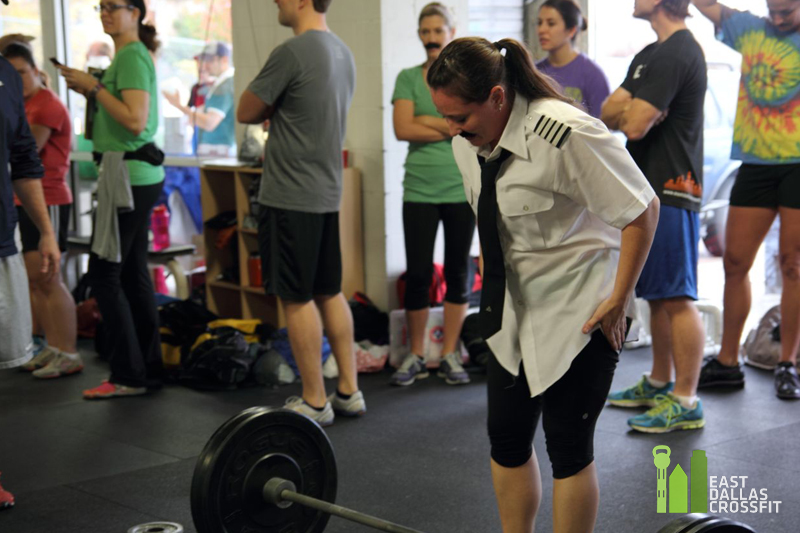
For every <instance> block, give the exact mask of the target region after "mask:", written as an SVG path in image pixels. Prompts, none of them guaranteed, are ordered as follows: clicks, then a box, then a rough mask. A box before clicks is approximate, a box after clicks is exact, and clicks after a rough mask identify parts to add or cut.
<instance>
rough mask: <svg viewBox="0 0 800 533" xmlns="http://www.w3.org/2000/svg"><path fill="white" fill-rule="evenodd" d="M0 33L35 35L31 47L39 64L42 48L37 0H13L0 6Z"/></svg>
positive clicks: (41, 57)
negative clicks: (0, 10)
mask: <svg viewBox="0 0 800 533" xmlns="http://www.w3.org/2000/svg"><path fill="white" fill-rule="evenodd" d="M0 9H2V16H0V35H7V34H9V33H21V34H23V35H31V36H33V37H35V39H34V40H33V42H31V46H32V47H33V52H34V57H35V59H36V63H37V64H38V65H39V66H41V65H42V59H43V57H44V52H43V50H42V23H41V8H40V6H39V0H15V1H14V2H10V4H9V5H7V6H6V5H3V6H0Z"/></svg>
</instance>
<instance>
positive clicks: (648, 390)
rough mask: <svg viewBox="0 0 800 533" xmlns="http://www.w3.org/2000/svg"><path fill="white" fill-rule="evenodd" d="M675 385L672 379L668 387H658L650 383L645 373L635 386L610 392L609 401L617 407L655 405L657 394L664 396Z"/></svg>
mask: <svg viewBox="0 0 800 533" xmlns="http://www.w3.org/2000/svg"><path fill="white" fill-rule="evenodd" d="M674 386H675V384H674V383H672V382H671V381H670V382H669V383H667V386H666V387H662V388H660V389H657V388H655V387H653V386H652V385H650V382H649V381H647V376H646V375H645V376H642V379H641V380H639V383H637V384H636V385H634V386H633V387H628V388H627V389H623V390H621V391H617V392H612V393H611V394H609V395H608V403H610V404H611V405H616V406H617V407H655V406H656V403H657V402H656V396H663V395H665V394H667V393H668V392H672V388H673V387H674Z"/></svg>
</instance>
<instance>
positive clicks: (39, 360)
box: [19, 346, 57, 372]
mask: <svg viewBox="0 0 800 533" xmlns="http://www.w3.org/2000/svg"><path fill="white" fill-rule="evenodd" d="M56 355H57V354H56V352H55V351H54V350H53V349H51V348H50V347H49V346H45V347H44V348H43V349H42V351H41V352H39V354H38V355H37V356H35V357H34V358H33V359H31V360H30V361H28V362H27V363H25V364H24V365H22V366H21V367H19V368H20V369H21V370H25V371H26V372H33V371H34V370H36V369H39V368H44V367H46V366H47V365H48V364H49V363H50V361H52V360H53V359H55V357H56Z"/></svg>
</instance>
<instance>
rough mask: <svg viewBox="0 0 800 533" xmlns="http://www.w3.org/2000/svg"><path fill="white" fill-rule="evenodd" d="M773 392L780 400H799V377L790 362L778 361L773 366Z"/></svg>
mask: <svg viewBox="0 0 800 533" xmlns="http://www.w3.org/2000/svg"><path fill="white" fill-rule="evenodd" d="M775 392H776V393H777V395H778V398H780V399H782V400H800V378H799V377H797V369H796V368H795V367H794V365H793V364H792V363H789V362H786V363H778V366H776V367H775Z"/></svg>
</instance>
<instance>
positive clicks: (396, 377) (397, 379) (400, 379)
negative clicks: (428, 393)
mask: <svg viewBox="0 0 800 533" xmlns="http://www.w3.org/2000/svg"><path fill="white" fill-rule="evenodd" d="M428 376H429V374H428V369H427V368H426V367H425V361H423V360H422V359H420V358H419V357H417V355H415V354H413V353H410V354H408V355H407V356H406V358H405V359H403V364H401V365H400V368H398V369H397V371H396V372H395V373H394V374H392V379H391V381H390V382H389V383H391V384H392V385H399V386H401V387H405V386H408V385H411V384H412V383H414V381H416V380H418V379H424V378H427V377H428Z"/></svg>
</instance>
